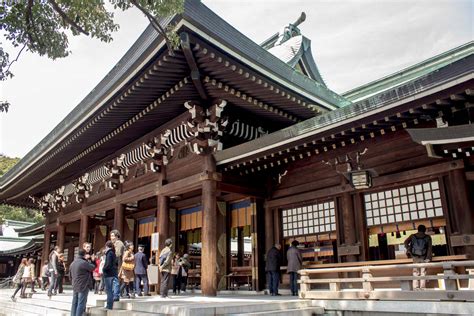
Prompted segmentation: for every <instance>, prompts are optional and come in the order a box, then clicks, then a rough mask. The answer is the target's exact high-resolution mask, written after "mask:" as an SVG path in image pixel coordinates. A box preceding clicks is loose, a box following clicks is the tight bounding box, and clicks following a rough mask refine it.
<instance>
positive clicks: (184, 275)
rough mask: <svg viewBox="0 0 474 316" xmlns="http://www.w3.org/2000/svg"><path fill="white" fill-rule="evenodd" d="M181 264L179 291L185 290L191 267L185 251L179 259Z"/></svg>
mask: <svg viewBox="0 0 474 316" xmlns="http://www.w3.org/2000/svg"><path fill="white" fill-rule="evenodd" d="M179 264H180V266H181V291H183V293H185V292H186V287H187V285H188V272H189V268H191V263H190V262H189V255H188V254H187V253H185V254H184V255H183V257H182V258H181V259H180V260H179Z"/></svg>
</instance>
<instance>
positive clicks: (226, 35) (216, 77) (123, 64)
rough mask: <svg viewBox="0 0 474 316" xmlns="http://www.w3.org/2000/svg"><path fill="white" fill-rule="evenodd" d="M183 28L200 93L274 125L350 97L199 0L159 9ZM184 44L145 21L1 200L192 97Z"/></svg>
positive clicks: (173, 113) (4, 181)
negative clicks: (170, 47) (176, 9)
mask: <svg viewBox="0 0 474 316" xmlns="http://www.w3.org/2000/svg"><path fill="white" fill-rule="evenodd" d="M160 23H161V25H162V26H164V27H166V26H167V25H169V24H173V25H176V29H177V31H178V33H180V34H181V33H183V32H186V33H187V34H189V37H190V46H191V49H192V52H193V54H194V57H195V59H196V62H197V64H198V69H199V71H200V72H201V80H202V81H203V85H204V86H205V89H206V93H207V94H208V96H209V99H212V98H224V99H226V100H228V101H229V103H230V105H229V108H231V109H233V110H234V111H242V113H243V114H248V115H251V116H252V115H253V116H255V119H256V120H262V121H265V122H266V123H267V124H270V125H273V126H274V127H275V128H274V130H275V129H279V128H283V127H286V126H289V125H291V124H294V123H295V122H299V121H302V120H306V119H308V118H310V117H313V116H316V115H319V114H321V113H323V112H325V111H328V110H332V109H337V108H339V107H342V106H346V105H348V104H350V102H349V101H347V100H346V99H344V98H343V97H341V96H339V95H337V94H336V93H334V92H332V91H331V90H329V89H327V88H326V87H325V86H323V85H321V84H320V83H318V82H316V81H314V80H312V79H310V78H308V77H306V76H304V75H303V74H301V73H299V72H297V71H296V70H294V69H292V68H291V67H290V66H289V65H287V64H285V63H284V62H283V61H281V60H280V59H278V58H277V57H275V56H273V55H272V54H270V53H269V52H267V51H266V50H265V49H263V48H262V47H260V46H259V45H258V44H256V43H254V42H253V41H251V40H250V39H248V38H247V37H245V36H244V35H243V34H241V33H240V32H238V31H237V30H235V29H234V28H233V27H232V26H231V25H229V24H228V23H227V22H225V21H224V20H222V19H221V18H220V17H218V16H217V15H216V14H214V13H213V12H212V11H211V10H209V9H208V8H207V7H206V6H205V5H203V4H202V3H201V2H200V1H186V2H185V11H184V13H183V14H182V15H179V16H174V17H170V18H166V19H161V20H160ZM190 73H191V71H190V66H189V64H188V61H187V59H186V57H185V56H184V54H183V51H181V50H178V51H175V52H174V55H173V54H170V53H169V52H168V51H167V49H166V47H165V45H164V40H163V39H162V38H160V37H158V35H157V33H156V32H155V30H154V29H153V28H152V27H151V26H149V27H148V28H147V29H146V30H145V31H144V32H143V34H142V35H141V36H140V37H139V39H138V40H137V41H136V42H135V44H134V45H133V46H132V47H131V48H130V49H129V51H128V52H127V53H126V54H125V55H124V57H123V58H122V59H121V60H120V61H119V62H118V63H117V65H116V66H115V67H114V68H113V69H112V70H111V71H110V72H109V73H108V74H107V75H106V76H105V78H104V79H103V80H102V81H101V82H100V83H99V84H98V85H97V86H96V87H95V88H94V89H93V90H92V91H91V92H90V93H89V95H87V96H86V97H85V98H84V100H83V101H81V103H79V105H77V106H76V107H75V108H74V109H73V110H72V111H71V112H70V113H69V114H68V115H67V116H66V118H65V119H64V120H63V121H62V122H60V123H59V124H58V126H56V127H55V128H54V129H53V130H52V131H51V132H50V133H49V134H48V135H47V136H46V137H45V138H44V139H43V140H42V141H41V142H40V143H39V144H38V145H36V146H35V147H34V148H33V149H32V150H31V151H30V152H29V153H28V154H27V155H26V156H25V157H24V158H23V159H22V160H21V161H20V162H19V163H18V164H17V165H15V167H14V168H12V169H11V170H10V171H9V172H8V173H7V174H5V175H4V176H3V177H2V178H1V179H0V203H9V204H13V205H21V206H28V207H34V204H32V202H31V201H30V200H29V198H28V196H30V195H42V194H45V193H47V192H51V191H52V190H54V189H56V188H58V187H60V186H61V185H64V184H65V183H67V182H70V181H71V180H72V179H74V178H77V177H78V176H79V175H81V174H83V173H84V172H85V171H87V170H89V169H90V168H92V167H93V166H94V165H97V164H99V163H103V162H104V161H106V160H107V159H109V158H110V157H111V156H112V155H116V154H117V152H118V151H120V150H121V148H123V147H124V146H127V145H128V144H130V143H132V142H134V141H136V140H137V139H139V138H140V137H143V136H144V135H146V134H147V133H150V132H151V131H153V130H155V129H156V128H157V127H159V126H162V125H163V124H165V123H167V122H169V121H171V120H173V119H174V118H176V117H178V116H179V115H180V114H182V113H184V112H185V110H186V109H185V108H184V106H183V104H184V102H185V101H189V100H197V101H199V100H200V95H199V92H198V91H197V89H196V87H195V85H194V82H193V80H192V79H191V77H190Z"/></svg>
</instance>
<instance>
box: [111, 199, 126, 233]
mask: <svg viewBox="0 0 474 316" xmlns="http://www.w3.org/2000/svg"><path fill="white" fill-rule="evenodd" d="M124 213H125V205H124V204H117V205H115V209H114V228H113V229H116V230H118V231H119V233H120V236H123V233H124V231H123V229H124V226H123V223H124Z"/></svg>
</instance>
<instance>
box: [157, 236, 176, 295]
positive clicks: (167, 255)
mask: <svg viewBox="0 0 474 316" xmlns="http://www.w3.org/2000/svg"><path fill="white" fill-rule="evenodd" d="M172 244H173V241H172V240H171V239H170V238H168V239H166V240H165V248H163V250H161V252H160V266H159V269H160V273H161V284H160V294H161V297H162V298H166V297H168V290H169V282H170V272H171V259H172V257H173V256H172V251H171V245H172Z"/></svg>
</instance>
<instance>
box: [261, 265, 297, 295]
mask: <svg viewBox="0 0 474 316" xmlns="http://www.w3.org/2000/svg"><path fill="white" fill-rule="evenodd" d="M267 274H268V289H269V290H270V294H272V295H273V294H275V295H277V294H278V286H279V285H280V272H278V271H268V272H267ZM292 291H293V290H292Z"/></svg>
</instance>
